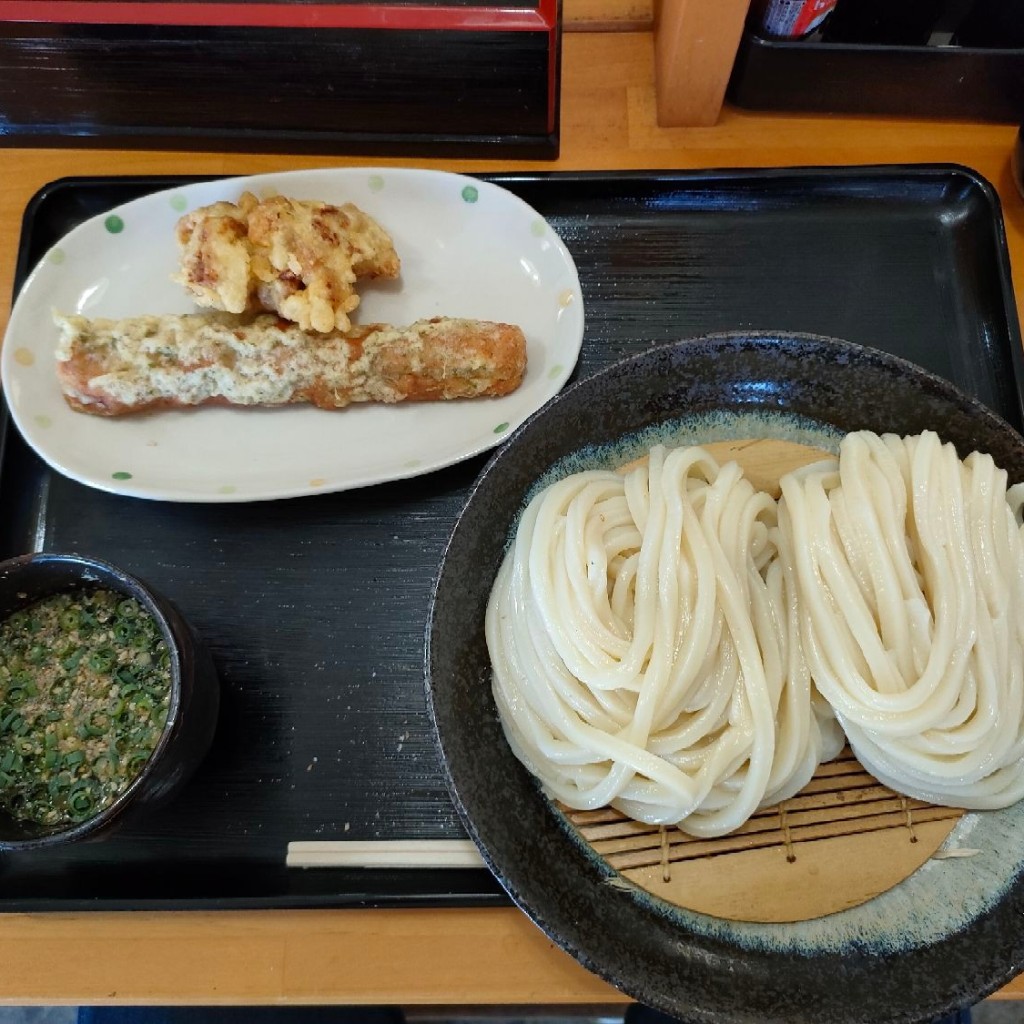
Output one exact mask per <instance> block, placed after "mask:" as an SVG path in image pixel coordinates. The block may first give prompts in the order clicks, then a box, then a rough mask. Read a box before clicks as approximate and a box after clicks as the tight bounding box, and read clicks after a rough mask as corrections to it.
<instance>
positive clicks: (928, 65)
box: [728, 31, 1024, 122]
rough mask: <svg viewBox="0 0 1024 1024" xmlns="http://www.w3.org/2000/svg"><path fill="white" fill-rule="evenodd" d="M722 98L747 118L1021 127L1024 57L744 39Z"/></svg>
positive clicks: (1020, 52) (1011, 52)
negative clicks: (806, 114)
mask: <svg viewBox="0 0 1024 1024" xmlns="http://www.w3.org/2000/svg"><path fill="white" fill-rule="evenodd" d="M728 96H729V99H730V101H731V102H733V103H735V104H736V105H737V106H740V107H748V108H750V109H752V110H792V111H825V112H828V113H847V114H889V115H895V116H914V117H934V118H951V119H959V120H976V121H996V122H1019V121H1020V120H1021V119H1022V118H1024V49H995V48H991V47H984V48H982V47H965V46H899V45H891V46H886V45H881V44H874V43H849V42H824V41H819V40H814V39H810V40H803V41H798V42H789V41H776V40H771V39H764V38H762V37H761V36H759V35H757V34H756V33H754V32H750V31H748V32H746V33H744V36H743V38H742V40H741V42H740V48H739V52H738V53H737V55H736V63H735V65H734V67H733V73H732V78H731V80H730V82H729V89H728Z"/></svg>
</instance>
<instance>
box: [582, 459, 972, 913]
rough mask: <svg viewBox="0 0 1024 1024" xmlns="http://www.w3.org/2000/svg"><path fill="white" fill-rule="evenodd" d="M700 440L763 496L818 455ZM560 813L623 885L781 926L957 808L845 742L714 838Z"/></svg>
mask: <svg viewBox="0 0 1024 1024" xmlns="http://www.w3.org/2000/svg"><path fill="white" fill-rule="evenodd" d="M704 447H705V448H706V449H707V450H708V451H710V452H711V454H712V455H714V457H715V458H716V459H717V460H718V462H719V463H720V464H722V463H725V462H729V461H735V462H738V463H739V464H740V466H741V467H742V468H743V470H744V472H745V473H746V475H747V477H748V479H749V480H750V481H751V483H752V484H753V485H754V486H755V487H758V488H761V489H762V490H766V491H768V492H769V493H771V494H773V495H774V496H775V497H778V495H779V486H778V482H779V480H780V478H781V477H782V476H784V475H785V474H786V473H787V472H789V471H790V470H792V469H796V468H798V467H799V466H802V465H806V464H808V463H810V462H814V461H816V460H818V459H820V458H823V457H827V453H824V452H822V451H821V450H820V449H817V448H810V447H807V446H805V445H799V444H793V443H792V442H789V441H776V440H760V439H759V440H748V441H721V442H715V443H713V444H707V445H704ZM623 468H625V467H623ZM565 813H566V814H567V816H568V818H569V820H570V821H571V822H572V823H573V825H575V826H576V828H577V829H578V830H579V831H580V833H581V834H582V835H583V837H584V838H585V839H586V840H587V841H588V842H589V843H590V844H591V845H592V846H593V847H594V849H595V850H596V851H597V853H599V854H600V855H601V856H602V857H603V858H604V859H605V860H606V861H608V863H609V864H610V865H611V866H612V867H614V868H615V869H616V870H617V871H619V873H620V874H621V875H622V876H623V879H624V881H623V884H624V885H626V884H630V883H632V884H635V885H637V886H640V887H641V888H643V889H646V890H648V891H649V892H651V893H653V894H654V895H655V896H658V897H660V898H661V899H663V900H666V901H668V902H670V903H673V904H675V905H676V906H679V907H684V908H686V909H688V910H696V911H699V912H701V913H705V914H712V915H714V916H716V917H723V918H728V919H731V920H736V921H758V922H783V921H804V920H808V919H810V918H813V917H822V916H824V915H826V914H831V913H835V912H836V911H840V910H845V909H847V908H848V907H854V906H857V905H858V904H861V903H865V902H867V901H868V900H869V899H871V898H872V897H873V896H876V895H878V894H879V893H881V892H885V891H886V890H887V889H891V888H892V887H893V886H894V885H897V884H898V883H899V882H901V881H903V879H904V878H906V877H907V876H908V875H910V874H911V873H913V872H914V871H916V870H917V869H918V868H919V867H921V865H922V864H924V863H925V862H926V861H927V860H929V858H931V857H932V855H933V854H934V853H935V852H936V851H937V850H938V848H939V847H940V846H941V845H942V843H943V841H944V840H945V838H946V837H947V836H948V835H949V833H950V831H952V829H953V826H954V825H955V824H956V822H957V821H958V820H959V818H960V817H961V816H962V814H963V811H962V810H959V809H957V808H950V807H936V806H934V805H932V804H926V803H923V802H922V801H920V800H912V799H909V798H908V797H904V796H901V795H899V794H898V793H894V792H893V791H892V790H890V789H888V788H887V787H885V786H883V785H882V784H881V783H879V782H878V781H876V780H875V779H874V778H872V776H870V775H869V774H868V773H867V772H866V771H865V770H864V769H863V768H862V767H861V765H860V763H859V762H858V761H857V760H856V758H855V757H854V756H853V754H852V753H851V752H850V750H849V749H845V750H843V752H842V753H841V754H840V755H839V757H838V758H836V759H835V760H834V761H830V762H829V763H827V764H823V765H821V766H820V767H819V768H818V771H817V772H815V774H814V777H813V778H812V779H811V781H810V782H809V783H808V784H807V786H806V787H805V788H804V789H803V790H802V791H801V792H800V793H798V794H797V795H796V796H795V797H792V798H791V799H789V800H786V801H784V802H783V803H781V804H779V805H778V806H777V807H770V808H765V809H764V810H761V811H759V812H758V813H757V814H755V815H754V816H753V817H752V818H751V819H750V820H749V821H747V822H746V823H745V824H744V825H743V826H742V827H741V828H740V829H738V830H737V831H736V832H733V833H732V834H730V835H727V836H722V837H720V838H718V839H695V838H693V837H691V836H687V835H685V834H684V833H683V832H681V831H679V829H677V828H666V827H664V826H661V827H659V826H657V825H644V824H642V823H640V822H636V821H632V820H631V819H629V818H626V817H625V816H624V815H623V814H621V813H620V812H619V811H616V810H613V809H611V808H602V809H600V810H596V811H571V810H566V811H565ZM627 880H628V881H627Z"/></svg>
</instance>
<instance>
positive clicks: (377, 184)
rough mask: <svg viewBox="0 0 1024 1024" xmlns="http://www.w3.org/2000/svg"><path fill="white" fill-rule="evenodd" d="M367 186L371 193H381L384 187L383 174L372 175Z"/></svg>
mask: <svg viewBox="0 0 1024 1024" xmlns="http://www.w3.org/2000/svg"><path fill="white" fill-rule="evenodd" d="M367 184H368V185H369V186H370V191H371V192H379V191H380V190H381V189H382V188H383V187H384V177H383V175H381V174H371V175H370V180H369V181H368V182H367Z"/></svg>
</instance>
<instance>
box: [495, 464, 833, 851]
mask: <svg viewBox="0 0 1024 1024" xmlns="http://www.w3.org/2000/svg"><path fill="white" fill-rule="evenodd" d="M776 513H777V509H776V504H775V502H774V501H773V500H772V498H771V497H770V496H769V495H767V494H765V493H763V492H758V491H755V490H754V488H753V487H752V486H751V484H750V483H749V481H747V480H746V479H745V478H744V477H743V475H742V473H741V471H740V469H739V467H738V466H737V465H736V464H735V463H730V464H729V465H727V466H725V467H723V468H721V469H720V468H719V467H718V465H717V464H716V463H715V461H714V460H713V459H712V458H711V457H710V455H708V454H707V453H706V452H705V451H703V450H702V449H700V448H689V449H676V450H674V451H671V452H668V453H666V452H665V450H664V449H662V448H655V449H654V450H653V451H652V452H651V454H650V458H649V460H648V462H647V463H646V464H645V465H641V466H638V467H636V468H634V469H633V470H632V471H630V472H628V473H626V474H624V475H623V474H618V473H614V472H598V471H594V472H584V473H578V474H575V475H573V476H570V477H567V478H566V479H564V480H561V481H559V482H557V483H555V484H553V485H551V486H550V487H548V488H547V489H545V490H544V491H542V492H541V493H540V494H538V495H537V496H536V497H535V498H534V499H533V500H532V501H531V502H530V504H529V505H528V507H527V508H526V510H525V511H524V513H523V515H522V518H521V520H520V523H519V527H518V531H517V533H516V537H515V540H514V543H513V544H512V545H511V547H510V549H509V551H508V553H507V556H506V558H505V560H504V563H503V565H502V567H501V570H500V572H499V574H498V577H497V580H496V582H495V585H494V588H493V591H492V594H491V599H490V602H489V605H488V609H487V617H486V636H487V644H488V648H489V651H490V654H491V660H492V665H493V669H494V695H495V699H496V701H497V705H498V709H499V713H500V715H501V720H502V723H503V726H504V729H505V734H506V736H507V738H508V740H509V743H510V744H511V746H512V748H513V750H514V751H515V753H516V755H517V756H518V757H519V758H520V760H522V761H523V762H524V763H525V764H526V766H527V767H528V768H529V769H530V770H531V771H532V772H533V773H534V774H535V775H536V776H538V777H539V778H540V779H541V781H542V782H543V783H544V785H545V786H546V787H547V789H548V791H549V792H550V793H551V794H552V795H554V796H555V797H557V798H558V799H560V800H562V801H563V802H564V803H566V804H567V805H569V806H571V807H574V808H578V809H587V808H596V807H603V806H605V805H609V804H610V805H612V806H615V807H617V808H619V809H620V810H622V811H623V812H624V813H626V814H628V815H629V816H630V817H633V818H635V819H637V820H640V821H644V822H648V823H651V824H668V823H678V824H679V825H680V827H682V828H684V829H685V830H686V831H687V832H690V833H691V834H694V835H699V836H717V835H722V834H724V833H727V832H730V831H732V830H734V829H736V828H737V827H738V826H739V825H741V824H742V823H743V822H744V821H745V820H746V819H747V818H748V817H749V816H750V815H751V814H752V813H753V812H754V811H755V810H756V809H757V808H758V807H759V806H762V805H764V804H769V803H774V802H777V801H778V800H782V799H785V798H786V797H788V796H791V795H793V794H794V793H796V792H797V791H798V790H799V789H801V788H802V787H803V786H804V785H805V784H806V782H807V781H808V780H809V779H810V777H811V775H812V774H813V773H814V770H815V768H816V767H817V766H818V764H819V763H820V762H821V760H823V759H825V758H828V757H831V756H834V754H835V753H836V752H837V751H838V749H839V746H840V745H841V738H840V737H839V735H838V732H837V730H835V728H834V722H831V721H830V716H828V714H827V713H825V712H823V711H822V709H821V707H819V706H817V705H816V704H815V701H814V700H813V697H812V692H811V685H810V679H809V676H808V672H807V668H806V665H805V664H804V661H803V656H802V650H801V645H800V637H799V625H798V622H797V618H796V612H797V594H796V590H795V585H796V577H795V574H794V573H793V572H792V569H791V566H789V567H787V565H785V564H784V563H783V561H781V560H780V559H779V558H778V557H777V553H778V552H777V546H776V545H777V543H778V536H779V535H778V530H777V523H776ZM819 714H820V715H821V718H822V721H821V722H819Z"/></svg>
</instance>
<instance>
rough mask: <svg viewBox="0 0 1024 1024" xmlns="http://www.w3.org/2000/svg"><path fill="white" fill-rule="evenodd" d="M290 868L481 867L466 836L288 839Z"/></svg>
mask: <svg viewBox="0 0 1024 1024" xmlns="http://www.w3.org/2000/svg"><path fill="white" fill-rule="evenodd" d="M285 864H286V865H287V866H288V867H290V868H482V867H484V866H485V865H484V861H483V858H482V857H481V856H480V852H479V851H478V850H477V848H476V846H475V845H474V843H473V842H472V840H469V839H389V840H379V841H378V840H368V841H367V840H357V839H353V840H339V841H309V842H292V843H289V844H288V854H287V857H286V858H285Z"/></svg>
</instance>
